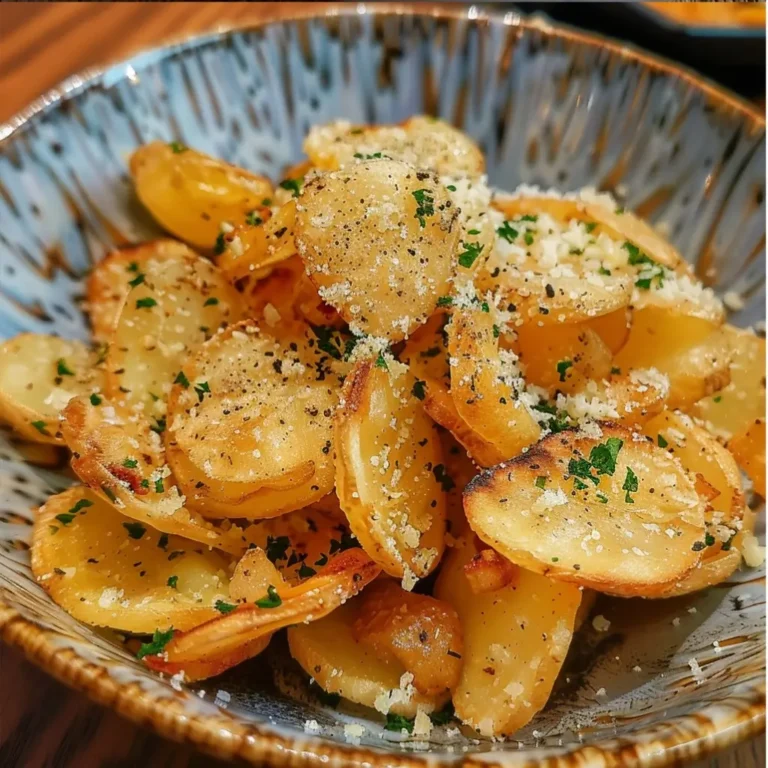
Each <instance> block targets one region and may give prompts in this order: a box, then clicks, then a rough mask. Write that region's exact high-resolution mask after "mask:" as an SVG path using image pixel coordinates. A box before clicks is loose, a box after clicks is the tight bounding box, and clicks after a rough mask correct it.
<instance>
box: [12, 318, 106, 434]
mask: <svg viewBox="0 0 768 768" xmlns="http://www.w3.org/2000/svg"><path fill="white" fill-rule="evenodd" d="M103 385H104V370H103V368H102V367H101V366H100V365H99V364H98V355H97V354H96V353H95V352H92V351H91V350H90V349H89V348H88V347H86V346H85V344H83V343H82V342H79V341H66V340H64V339H60V338H59V337H58V336H46V335H44V334H38V333H22V334H20V335H18V336H15V337H14V338H12V339H8V340H7V341H4V342H3V343H2V344H0V419H3V420H4V421H6V422H7V423H8V424H10V426H11V427H13V429H14V430H16V432H17V433H18V434H19V435H20V436H21V437H23V438H25V439H26V440H30V441H32V442H34V443H54V444H57V445H61V444H63V443H64V440H63V438H62V435H61V430H60V426H59V418H60V414H61V411H62V409H63V408H64V407H65V406H66V404H67V402H68V401H69V400H70V399H71V398H73V397H75V396H77V395H82V394H89V393H96V392H99V391H101V388H102V386H103Z"/></svg>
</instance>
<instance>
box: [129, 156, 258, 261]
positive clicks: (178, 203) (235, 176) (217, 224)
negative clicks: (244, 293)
mask: <svg viewBox="0 0 768 768" xmlns="http://www.w3.org/2000/svg"><path fill="white" fill-rule="evenodd" d="M130 166H131V176H133V181H134V183H135V184H136V194H137V195H138V196H139V200H141V202H142V203H143V204H144V205H145V206H146V208H147V209H148V210H149V212H150V213H151V214H152V216H153V217H154V218H155V219H156V220H157V221H158V222H159V223H160V224H161V225H162V226H163V227H164V228H165V229H167V230H168V231H169V232H171V233H172V234H174V235H176V236H177V237H179V238H181V239H182V240H184V241H185V242H187V243H189V244H190V245H192V246H195V247H197V248H206V249H209V248H213V247H214V244H215V241H216V238H217V237H218V236H219V234H220V232H221V225H222V223H229V224H239V223H241V222H242V221H244V220H245V218H246V217H247V216H248V214H249V213H251V212H252V211H254V210H256V209H258V208H260V207H263V206H264V205H267V204H268V203H266V202H265V200H268V199H269V198H271V197H272V185H271V184H270V182H269V180H268V179H265V178H264V177H263V176H258V175H256V174H253V173H250V172H249V171H246V170H244V169H242V168H238V167H236V166H234V165H229V164H228V163H225V162H223V161H221V160H216V159H215V158H213V157H209V156H208V155H204V154H203V153H202V152H196V151H195V150H194V149H190V148H189V147H185V146H184V145H183V144H181V143H180V142H175V141H174V142H171V143H170V144H166V143H164V142H162V141H153V142H152V143H151V144H145V145H144V146H143V147H139V149H137V150H136V151H135V152H134V153H133V155H131V160H130Z"/></svg>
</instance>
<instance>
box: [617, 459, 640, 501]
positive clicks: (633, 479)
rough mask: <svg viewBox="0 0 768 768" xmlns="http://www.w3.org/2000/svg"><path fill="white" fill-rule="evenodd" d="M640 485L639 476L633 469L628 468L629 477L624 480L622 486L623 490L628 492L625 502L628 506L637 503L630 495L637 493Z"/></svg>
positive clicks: (625, 495)
mask: <svg viewBox="0 0 768 768" xmlns="http://www.w3.org/2000/svg"><path fill="white" fill-rule="evenodd" d="M638 485H639V484H638V480H637V475H636V474H635V473H634V472H633V471H632V468H631V467H627V476H626V478H624V485H622V486H621V490H622V491H626V493H625V494H624V501H625V502H626V503H627V504H634V503H635V500H634V499H633V498H632V497H631V496H630V495H629V494H630V493H636V492H637V489H638Z"/></svg>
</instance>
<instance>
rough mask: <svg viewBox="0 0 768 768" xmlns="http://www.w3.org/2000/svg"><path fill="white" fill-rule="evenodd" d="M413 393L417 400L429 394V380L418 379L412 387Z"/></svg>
mask: <svg viewBox="0 0 768 768" xmlns="http://www.w3.org/2000/svg"><path fill="white" fill-rule="evenodd" d="M411 394H412V395H413V396H414V397H415V398H416V399H417V400H423V399H424V398H425V397H426V396H427V382H426V381H422V380H421V379H416V381H415V382H414V384H413V388H412V389H411Z"/></svg>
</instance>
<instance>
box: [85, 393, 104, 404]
mask: <svg viewBox="0 0 768 768" xmlns="http://www.w3.org/2000/svg"><path fill="white" fill-rule="evenodd" d="M88 399H89V400H90V401H91V405H101V398H100V397H99V396H98V395H97V394H96V393H95V392H92V393H91V396H90V397H89V398H88Z"/></svg>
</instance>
